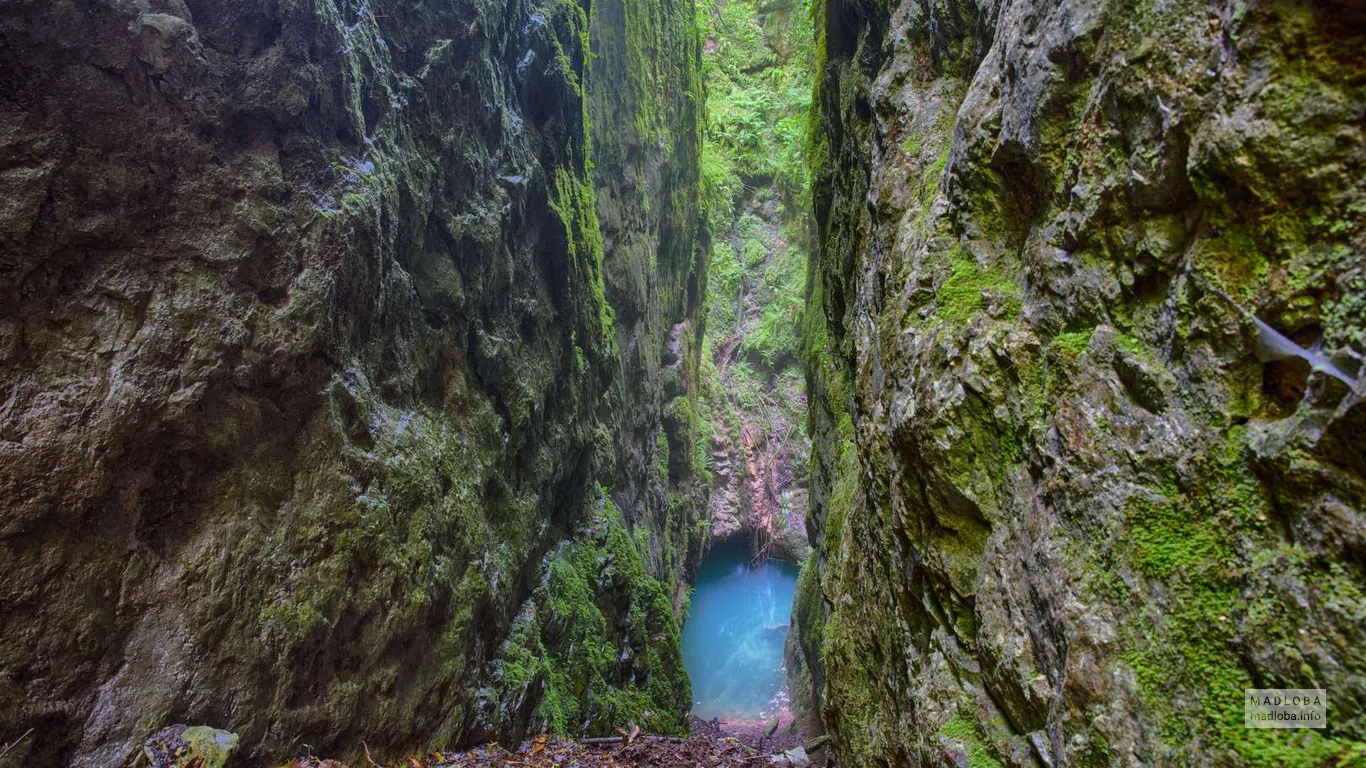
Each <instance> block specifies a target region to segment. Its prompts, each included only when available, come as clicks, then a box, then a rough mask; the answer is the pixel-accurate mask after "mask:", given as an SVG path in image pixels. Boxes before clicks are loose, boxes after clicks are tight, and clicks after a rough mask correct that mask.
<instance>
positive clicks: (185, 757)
mask: <svg viewBox="0 0 1366 768" xmlns="http://www.w3.org/2000/svg"><path fill="white" fill-rule="evenodd" d="M240 741H241V740H240V739H238V738H237V734H235V733H229V732H228V731H220V730H218V729H217V728H210V727H209V726H206V725H194V726H186V725H173V726H171V727H170V728H165V729H163V730H160V731H157V732H156V733H154V734H152V736H151V737H150V738H148V739H147V741H146V743H144V744H143V745H142V755H143V757H144V758H146V759H147V764H148V765H149V766H151V768H223V767H224V766H225V765H227V762H228V758H229V757H231V756H232V753H233V752H235V751H237V747H238V744H239V743H240Z"/></svg>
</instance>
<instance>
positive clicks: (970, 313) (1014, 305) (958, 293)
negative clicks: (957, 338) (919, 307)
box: [935, 251, 1020, 325]
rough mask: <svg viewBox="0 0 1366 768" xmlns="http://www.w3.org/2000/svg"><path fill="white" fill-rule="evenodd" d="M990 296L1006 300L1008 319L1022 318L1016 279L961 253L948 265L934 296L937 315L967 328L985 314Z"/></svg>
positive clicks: (1006, 315)
mask: <svg viewBox="0 0 1366 768" xmlns="http://www.w3.org/2000/svg"><path fill="white" fill-rule="evenodd" d="M989 294H994V295H997V296H1000V297H1002V298H1003V299H1004V300H1005V317H1006V319H1010V318H1012V317H1014V316H1015V315H1017V314H1019V311H1020V290H1019V287H1018V286H1017V285H1016V284H1015V281H1014V279H1013V278H1011V277H1010V276H1008V275H1006V274H1004V273H1003V272H999V271H997V269H996V268H995V267H992V266H990V265H979V264H977V263H976V262H975V261H973V260H972V259H970V258H968V257H967V256H966V254H965V253H964V252H961V251H960V252H959V253H958V254H955V255H954V256H953V257H952V258H951V260H950V261H949V271H948V275H947V277H945V278H944V282H943V283H942V284H941V285H940V286H939V290H938V291H936V292H935V301H936V303H937V310H936V314H937V315H938V317H939V318H940V319H941V320H943V321H945V322H949V323H953V324H956V325H966V324H967V323H970V322H972V320H973V319H975V318H976V317H977V316H978V315H980V314H981V313H982V309H983V306H984V304H985V296H986V295H989Z"/></svg>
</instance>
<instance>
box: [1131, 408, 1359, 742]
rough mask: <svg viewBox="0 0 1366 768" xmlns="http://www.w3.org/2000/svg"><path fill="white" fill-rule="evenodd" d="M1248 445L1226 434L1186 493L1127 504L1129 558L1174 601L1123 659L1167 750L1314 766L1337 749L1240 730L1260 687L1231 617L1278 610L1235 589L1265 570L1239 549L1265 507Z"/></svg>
mask: <svg viewBox="0 0 1366 768" xmlns="http://www.w3.org/2000/svg"><path fill="white" fill-rule="evenodd" d="M1245 441H1246V438H1245V430H1244V428H1242V427H1238V428H1235V429H1233V430H1230V432H1229V434H1228V436H1227V437H1226V438H1225V439H1224V440H1222V441H1220V442H1219V443H1218V444H1216V445H1214V446H1212V450H1210V451H1209V452H1208V453H1207V454H1206V455H1205V456H1204V457H1202V458H1201V459H1200V460H1199V463H1198V468H1197V469H1198V477H1199V478H1200V481H1199V482H1198V483H1197V484H1195V485H1193V486H1191V487H1190V488H1189V489H1188V490H1186V491H1184V492H1183V491H1181V490H1180V489H1178V488H1176V487H1170V488H1167V489H1165V490H1164V496H1165V498H1163V499H1162V500H1160V501H1155V500H1148V499H1134V500H1132V501H1131V502H1130V505H1129V508H1128V525H1129V547H1130V555H1129V557H1130V558H1131V560H1132V562H1133V563H1134V564H1135V566H1136V567H1137V568H1138V569H1139V570H1140V572H1141V573H1143V574H1144V575H1145V576H1146V577H1148V578H1150V579H1154V580H1159V581H1160V582H1161V583H1163V584H1164V585H1165V589H1167V590H1169V591H1170V593H1171V596H1172V597H1171V599H1170V600H1169V601H1167V609H1166V611H1165V612H1164V613H1163V614H1162V615H1160V616H1155V617H1149V618H1146V619H1144V621H1143V622H1140V624H1139V626H1136V627H1132V628H1131V634H1130V636H1129V637H1128V642H1129V643H1130V644H1132V646H1133V647H1132V648H1131V649H1130V650H1129V651H1127V652H1126V653H1125V654H1124V656H1123V658H1124V661H1125V663H1126V664H1127V665H1128V666H1129V667H1130V668H1131V669H1132V670H1133V672H1134V674H1135V677H1136V678H1137V679H1138V682H1139V686H1140V689H1141V690H1142V692H1143V693H1144V696H1145V699H1146V701H1147V702H1148V704H1149V706H1150V707H1151V708H1152V710H1153V711H1154V713H1155V714H1156V715H1157V716H1158V718H1159V721H1160V723H1161V724H1162V729H1163V735H1164V737H1165V738H1166V739H1167V740H1168V742H1169V744H1172V745H1174V746H1179V747H1180V748H1182V749H1188V748H1189V747H1187V746H1186V745H1190V744H1192V743H1203V744H1205V745H1206V747H1205V748H1206V749H1214V750H1219V751H1224V752H1229V753H1232V754H1236V755H1237V756H1238V759H1240V760H1241V761H1243V762H1245V763H1246V764H1248V765H1254V766H1273V765H1277V766H1279V765H1287V766H1312V765H1320V764H1321V763H1322V762H1323V761H1324V760H1326V759H1328V758H1329V757H1330V756H1331V755H1333V754H1335V753H1336V752H1337V751H1339V750H1341V749H1342V748H1343V747H1344V746H1345V745H1344V743H1343V742H1341V741H1339V740H1337V739H1335V738H1332V737H1327V738H1325V737H1324V735H1323V734H1319V733H1313V734H1309V735H1303V734H1295V733H1293V732H1289V731H1276V730H1257V729H1246V728H1244V727H1243V704H1242V698H1241V694H1242V691H1243V690H1244V689H1245V688H1253V687H1260V686H1259V685H1258V684H1257V682H1256V681H1254V679H1253V678H1252V676H1251V675H1250V674H1249V672H1248V671H1247V670H1246V669H1245V668H1244V667H1243V666H1242V664H1241V663H1240V658H1241V654H1240V652H1239V643H1240V640H1239V636H1238V634H1237V630H1236V629H1235V626H1236V625H1235V621H1234V619H1236V618H1237V617H1239V616H1241V615H1249V616H1250V617H1252V618H1253V619H1254V621H1255V617H1256V615H1257V613H1259V612H1268V611H1269V612H1270V613H1269V614H1268V615H1272V614H1274V612H1275V603H1274V601H1273V603H1272V604H1271V605H1268V606H1265V607H1261V608H1258V607H1257V606H1256V603H1255V602H1254V603H1253V605H1252V607H1251V609H1249V607H1248V606H1247V601H1246V599H1245V597H1244V591H1243V590H1242V589H1241V588H1240V585H1241V584H1242V583H1244V582H1245V581H1246V580H1247V579H1248V578H1251V577H1253V576H1255V575H1256V574H1258V573H1259V572H1260V571H1261V569H1262V568H1264V567H1266V566H1265V565H1259V564H1258V563H1256V562H1249V561H1248V560H1247V559H1246V556H1245V555H1243V554H1242V549H1241V548H1240V547H1239V546H1238V542H1239V541H1240V539H1241V537H1243V536H1248V535H1253V536H1255V535H1257V533H1258V531H1259V530H1260V529H1261V527H1262V526H1263V525H1264V523H1263V522H1262V519H1263V517H1264V510H1266V509H1267V508H1268V503H1267V501H1266V499H1265V498H1264V496H1263V493H1262V490H1261V487H1260V484H1259V483H1258V482H1257V480H1256V479H1255V477H1254V476H1253V475H1252V473H1251V470H1250V468H1249V466H1248V455H1247V448H1246V445H1245ZM1282 567H1283V566H1282ZM1353 586H1354V585H1353ZM1148 622H1151V623H1148ZM1158 638H1160V639H1158ZM1286 684H1287V685H1288V684H1289V681H1287V683H1286Z"/></svg>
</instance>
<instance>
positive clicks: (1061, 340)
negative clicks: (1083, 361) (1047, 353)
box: [1053, 330, 1092, 357]
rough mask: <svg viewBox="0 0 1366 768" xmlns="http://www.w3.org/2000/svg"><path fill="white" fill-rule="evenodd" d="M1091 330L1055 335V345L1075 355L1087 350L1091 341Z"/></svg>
mask: <svg viewBox="0 0 1366 768" xmlns="http://www.w3.org/2000/svg"><path fill="white" fill-rule="evenodd" d="M1091 333H1092V331H1091V330H1085V331H1075V332H1072V333H1060V334H1058V335H1057V336H1054V337H1053V345H1054V346H1056V347H1057V348H1058V349H1061V350H1062V351H1064V352H1066V353H1067V354H1069V355H1072V356H1073V357H1076V356H1077V355H1080V354H1081V353H1082V352H1085V351H1086V346H1087V345H1088V344H1090V342H1091Z"/></svg>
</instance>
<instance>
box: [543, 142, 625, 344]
mask: <svg viewBox="0 0 1366 768" xmlns="http://www.w3.org/2000/svg"><path fill="white" fill-rule="evenodd" d="M550 207H551V208H552V209H553V210H554V211H555V214H556V215H557V216H558V217H559V219H560V223H561V225H563V227H564V237H565V243H566V245H567V246H568V255H569V260H570V269H571V273H570V275H571V277H570V280H569V289H570V291H579V290H581V287H582V286H587V287H588V291H587V294H586V295H579V296H577V301H578V303H579V306H580V307H581V308H582V309H581V311H580V326H579V328H576V329H575V331H576V333H578V332H581V334H580V335H579V336H578V337H577V338H582V339H583V340H584V342H586V343H587V344H588V347H589V351H590V352H592V353H593V354H594V355H596V356H597V357H599V358H602V357H604V356H606V355H607V354H608V353H609V352H610V350H611V349H612V345H613V333H612V323H613V311H612V305H611V304H609V303H608V302H607V298H606V296H605V288H604V285H603V279H602V259H603V250H602V248H603V245H602V230H601V229H600V228H599V226H598V213H597V203H596V193H595V192H594V189H593V185H592V183H591V182H590V181H588V180H587V179H585V178H581V177H576V176H575V175H574V174H572V173H571V172H570V171H568V170H566V169H564V168H556V169H555V181H554V194H553V195H552V196H551V200H550Z"/></svg>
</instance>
